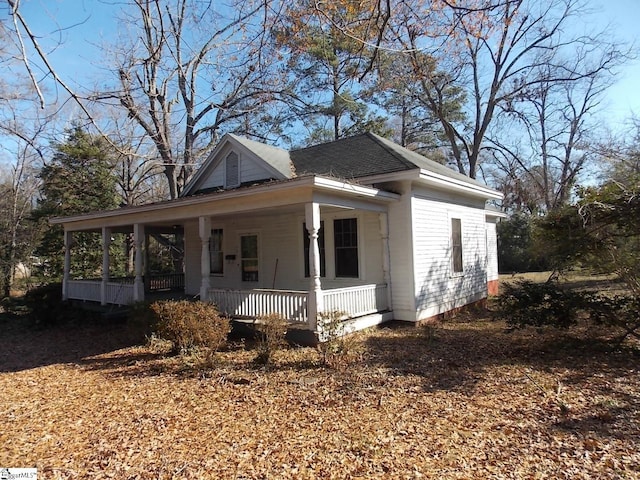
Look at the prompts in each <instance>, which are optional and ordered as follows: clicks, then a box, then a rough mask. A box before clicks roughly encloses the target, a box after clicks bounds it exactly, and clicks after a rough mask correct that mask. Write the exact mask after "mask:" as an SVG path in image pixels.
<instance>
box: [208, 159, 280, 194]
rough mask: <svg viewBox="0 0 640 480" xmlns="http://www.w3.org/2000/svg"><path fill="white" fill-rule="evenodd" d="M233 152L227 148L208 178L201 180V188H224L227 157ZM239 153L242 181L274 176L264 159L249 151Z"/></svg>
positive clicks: (253, 180)
mask: <svg viewBox="0 0 640 480" xmlns="http://www.w3.org/2000/svg"><path fill="white" fill-rule="evenodd" d="M230 152H231V150H230V149H228V150H226V151H225V152H223V153H222V155H221V156H220V161H219V162H218V163H217V164H216V165H214V167H213V169H212V170H211V172H210V173H209V174H208V176H207V177H206V178H204V179H203V180H201V182H202V183H201V184H200V187H199V189H200V190H205V189H208V188H223V187H224V184H225V159H226V158H227V155H229V153H230ZM236 153H237V154H238V158H239V161H240V164H239V167H240V183H245V182H256V181H260V180H267V179H269V178H273V174H272V173H271V172H269V170H268V169H267V168H266V167H265V165H264V161H263V160H261V159H259V158H257V157H255V156H253V155H249V154H247V153H242V154H241V153H240V152H236Z"/></svg>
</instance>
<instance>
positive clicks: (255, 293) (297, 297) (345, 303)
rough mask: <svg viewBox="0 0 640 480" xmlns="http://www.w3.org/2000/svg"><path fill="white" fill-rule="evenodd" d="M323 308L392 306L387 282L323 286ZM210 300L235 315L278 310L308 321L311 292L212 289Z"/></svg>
mask: <svg viewBox="0 0 640 480" xmlns="http://www.w3.org/2000/svg"><path fill="white" fill-rule="evenodd" d="M322 295H323V301H324V310H325V311H327V312H330V311H334V310H338V311H341V312H345V313H346V314H347V315H349V316H350V317H360V316H362V315H368V314H370V313H376V312H381V311H384V310H387V309H388V308H389V305H388V302H387V286H386V285H384V284H382V285H375V284H374V285H360V286H356V287H347V288H336V289H331V290H323V292H322ZM209 301H211V302H213V303H215V304H216V305H217V306H218V308H219V309H220V311H221V312H224V313H226V314H227V315H231V316H233V317H239V318H242V317H245V318H255V317H257V316H259V315H265V314H270V313H279V314H280V315H282V316H284V317H285V318H286V319H287V320H289V321H290V322H296V323H307V321H308V314H307V301H308V293H307V292H300V291H286V290H262V289H258V290H225V289H219V288H212V289H209Z"/></svg>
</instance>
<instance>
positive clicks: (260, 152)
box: [180, 133, 295, 197]
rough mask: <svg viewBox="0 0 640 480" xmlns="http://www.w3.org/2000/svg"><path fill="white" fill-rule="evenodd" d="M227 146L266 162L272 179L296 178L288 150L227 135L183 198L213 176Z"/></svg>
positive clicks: (183, 192)
mask: <svg viewBox="0 0 640 480" xmlns="http://www.w3.org/2000/svg"><path fill="white" fill-rule="evenodd" d="M227 145H232V148H233V147H236V149H238V148H239V149H241V150H245V151H248V152H250V153H251V154H252V155H253V156H255V157H256V158H259V159H260V160H262V161H263V162H264V164H263V166H264V168H265V169H266V170H268V171H271V173H272V174H273V175H272V178H270V179H276V180H286V179H289V178H293V177H294V176H295V174H294V172H293V170H292V168H293V167H292V164H291V160H290V158H289V152H288V151H287V150H283V149H282V148H278V147H273V146H271V145H267V144H265V143H260V142H256V141H254V140H249V139H248V138H244V137H239V136H238V135H234V134H233V133H226V134H225V135H224V136H223V137H222V139H221V140H220V142H218V145H216V147H215V148H214V149H213V151H212V152H211V153H210V154H209V156H208V157H207V158H206V159H205V161H204V162H203V163H202V165H201V166H200V168H199V169H198V170H197V171H196V173H195V174H194V175H193V177H191V180H189V182H188V183H187V184H186V185H185V187H184V189H183V190H182V192H181V194H180V196H181V197H185V196H189V195H192V194H193V193H195V192H197V190H198V188H199V187H200V186H201V184H202V182H203V181H205V180H206V178H207V176H208V175H210V174H211V172H212V171H213V169H214V168H215V166H216V165H217V164H218V163H219V161H220V160H221V157H220V155H221V152H223V151H224V148H225V147H226V146H227ZM266 180H268V179H266Z"/></svg>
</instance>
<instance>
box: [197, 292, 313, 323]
mask: <svg viewBox="0 0 640 480" xmlns="http://www.w3.org/2000/svg"><path fill="white" fill-rule="evenodd" d="M307 298H308V297H307V292H298V291H288V290H261V289H257V290H225V289H219V288H212V289H209V301H210V302H212V303H214V304H216V306H217V307H218V309H219V310H220V311H221V312H224V313H226V314H227V315H231V316H232V317H239V318H241V317H247V318H255V317H258V316H260V315H268V314H271V313H279V314H280V315H282V316H283V317H285V318H286V319H287V320H288V321H290V322H295V323H306V322H307Z"/></svg>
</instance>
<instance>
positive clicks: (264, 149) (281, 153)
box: [228, 133, 294, 178]
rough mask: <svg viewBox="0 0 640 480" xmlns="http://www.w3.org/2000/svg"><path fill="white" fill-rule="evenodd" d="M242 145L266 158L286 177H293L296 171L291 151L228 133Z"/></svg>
mask: <svg viewBox="0 0 640 480" xmlns="http://www.w3.org/2000/svg"><path fill="white" fill-rule="evenodd" d="M228 135H229V137H231V138H233V139H234V140H235V141H236V142H238V143H239V144H240V145H242V146H243V147H245V148H246V149H248V150H250V151H251V152H253V153H254V154H255V155H256V156H258V157H260V158H262V159H263V160H265V161H266V162H267V163H268V164H269V165H271V166H272V167H273V168H275V169H276V170H277V171H278V172H280V173H281V174H282V176H283V177H284V178H292V177H293V176H294V173H293V171H292V168H291V159H290V157H289V152H288V151H287V150H284V149H282V148H278V147H273V146H271V145H267V144H266V143H260V142H256V141H255V140H249V139H248V138H244V137H239V136H237V135H234V134H233V133H229V134H228Z"/></svg>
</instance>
